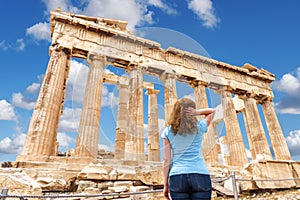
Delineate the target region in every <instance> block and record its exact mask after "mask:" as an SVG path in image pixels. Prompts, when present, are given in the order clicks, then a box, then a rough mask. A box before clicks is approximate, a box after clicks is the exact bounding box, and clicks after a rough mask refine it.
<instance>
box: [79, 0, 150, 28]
mask: <svg viewBox="0 0 300 200" xmlns="http://www.w3.org/2000/svg"><path fill="white" fill-rule="evenodd" d="M147 6H148V5H147V4H146V2H145V1H133V0H122V1H120V0H110V1H107V0H90V1H88V5H87V6H86V8H84V10H83V14H86V15H91V16H99V17H106V18H113V19H120V20H125V21H128V22H129V24H128V29H130V30H132V29H134V27H136V26H138V25H143V24H144V23H149V24H152V23H153V18H152V17H153V14H154V13H153V12H151V11H149V10H148V9H147Z"/></svg>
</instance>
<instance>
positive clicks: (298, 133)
mask: <svg viewBox="0 0 300 200" xmlns="http://www.w3.org/2000/svg"><path fill="white" fill-rule="evenodd" d="M286 143H287V145H288V147H289V150H290V153H291V155H292V156H297V155H300V130H294V131H291V132H290V133H289V135H288V136H287V137H286Z"/></svg>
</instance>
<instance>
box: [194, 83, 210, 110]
mask: <svg viewBox="0 0 300 200" xmlns="http://www.w3.org/2000/svg"><path fill="white" fill-rule="evenodd" d="M192 87H193V88H194V94H195V103H196V108H197V109H199V108H207V107H208V101H207V96H206V87H205V86H204V85H201V84H199V85H198V84H197V85H192Z"/></svg>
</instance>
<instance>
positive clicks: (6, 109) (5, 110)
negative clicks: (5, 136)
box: [0, 100, 16, 120]
mask: <svg viewBox="0 0 300 200" xmlns="http://www.w3.org/2000/svg"><path fill="white" fill-rule="evenodd" d="M15 119H16V114H15V111H14V107H13V106H12V105H11V104H10V103H8V102H7V101H6V100H0V120H15Z"/></svg>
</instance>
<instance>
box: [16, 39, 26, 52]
mask: <svg viewBox="0 0 300 200" xmlns="http://www.w3.org/2000/svg"><path fill="white" fill-rule="evenodd" d="M16 45H17V46H16V50H18V51H23V50H24V48H25V42H24V39H22V38H20V39H17V42H16Z"/></svg>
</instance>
